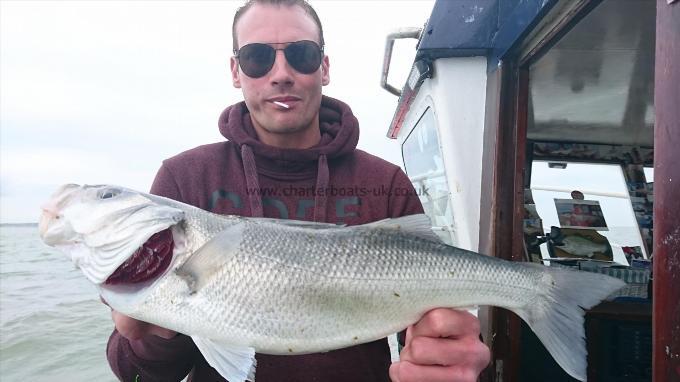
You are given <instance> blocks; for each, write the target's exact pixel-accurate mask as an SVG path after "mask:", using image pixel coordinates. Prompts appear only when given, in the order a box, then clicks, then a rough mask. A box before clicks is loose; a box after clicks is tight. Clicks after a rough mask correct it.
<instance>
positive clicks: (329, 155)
mask: <svg viewBox="0 0 680 382" xmlns="http://www.w3.org/2000/svg"><path fill="white" fill-rule="evenodd" d="M218 126H219V128H220V133H222V135H223V136H224V137H225V138H227V139H228V140H229V141H231V142H234V143H236V144H237V145H238V146H239V147H240V148H241V158H242V160H243V171H244V173H245V179H246V186H247V187H248V188H249V189H259V188H260V187H259V179H258V172H259V171H258V166H257V162H260V163H285V164H287V165H289V166H290V165H292V166H291V167H292V168H304V167H307V166H308V165H313V164H314V162H316V164H317V176H316V188H317V190H318V189H326V188H327V187H328V182H329V178H330V175H329V170H328V160H329V159H334V158H338V157H341V156H343V155H347V154H351V153H352V152H354V150H355V149H356V146H357V143H358V142H359V122H358V121H357V119H356V117H354V114H352V110H351V109H350V107H349V106H348V105H347V104H345V103H344V102H341V101H338V100H336V99H334V98H331V97H327V96H322V98H321V107H320V109H319V129H320V130H321V140H320V141H319V143H318V144H317V145H315V146H313V147H310V148H307V149H283V148H278V147H273V146H269V145H266V144H264V143H262V142H260V141H259V140H258V139H257V133H256V132H255V128H254V127H253V123H252V120H251V119H250V112H249V111H248V108H247V106H246V104H245V102H243V101H242V102H239V103H237V104H235V105H232V106H229V107H227V108H226V109H225V110H224V111H223V112H222V114H221V115H220V119H219V122H218ZM255 157H258V158H259V160H258V161H257V162H256V158H255ZM281 167H282V166H281ZM326 202H327V196H326V193H325V192H322V193H317V195H316V197H315V200H314V221H318V222H324V221H325V219H326ZM249 203H250V210H251V216H253V217H261V216H263V208H262V199H261V197H260V196H258V195H256V193H250V195H249Z"/></svg>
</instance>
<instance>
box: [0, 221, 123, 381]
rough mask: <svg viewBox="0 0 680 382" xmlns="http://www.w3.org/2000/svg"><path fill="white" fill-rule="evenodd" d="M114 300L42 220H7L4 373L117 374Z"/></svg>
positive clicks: (1, 285) (0, 274) (0, 342)
mask: <svg viewBox="0 0 680 382" xmlns="http://www.w3.org/2000/svg"><path fill="white" fill-rule="evenodd" d="M112 330H113V323H112V321H111V313H110V310H109V308H108V307H107V306H105V305H104V304H102V303H101V302H100V301H99V295H98V293H97V291H96V289H95V287H94V286H93V285H91V284H90V283H89V282H88V281H87V280H86V279H85V277H83V275H82V273H81V272H80V271H78V270H76V269H75V268H74V266H73V264H72V263H71V261H70V260H69V259H67V258H66V257H65V256H64V255H63V254H61V253H60V252H58V251H56V250H54V249H53V248H50V247H47V246H46V245H45V244H43V243H42V241H40V238H39V237H38V227H37V225H0V381H2V382H6V381H7V382H12V381H20V382H29V381H30V382H40V381H50V382H54V381H57V382H61V381H65V382H79V381H98V382H99V381H102V382H105V381H116V377H115V376H114V375H113V373H112V372H111V369H110V368H109V366H108V363H107V361H106V342H107V340H108V337H109V335H110V334H111V331H112Z"/></svg>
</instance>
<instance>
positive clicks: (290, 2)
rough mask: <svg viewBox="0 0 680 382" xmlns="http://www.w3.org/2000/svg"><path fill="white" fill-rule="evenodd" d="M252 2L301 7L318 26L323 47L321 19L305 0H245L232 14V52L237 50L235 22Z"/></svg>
mask: <svg viewBox="0 0 680 382" xmlns="http://www.w3.org/2000/svg"><path fill="white" fill-rule="evenodd" d="M254 4H266V5H279V6H280V5H284V6H287V7H292V6H295V5H297V6H298V7H300V8H302V9H303V10H304V11H305V13H306V14H307V15H309V16H310V17H311V18H312V20H314V23H316V26H317V27H318V28H319V45H320V46H321V47H322V48H323V46H324V41H323V28H322V27H321V20H319V16H318V15H317V14H316V11H315V10H314V8H312V6H311V5H310V4H309V3H308V2H307V1H306V0H248V1H246V3H245V4H243V5H242V6H241V7H240V8H239V9H237V10H236V13H235V14H234V23H233V24H232V25H231V36H232V42H233V47H234V52H236V51H237V50H238V41H237V38H236V23H237V22H238V20H239V19H240V18H241V16H243V14H244V13H246V11H247V10H248V9H250V7H251V6H253V5H254Z"/></svg>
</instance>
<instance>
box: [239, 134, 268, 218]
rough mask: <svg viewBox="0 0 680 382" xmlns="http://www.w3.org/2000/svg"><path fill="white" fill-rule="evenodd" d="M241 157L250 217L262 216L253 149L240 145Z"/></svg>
mask: <svg viewBox="0 0 680 382" xmlns="http://www.w3.org/2000/svg"><path fill="white" fill-rule="evenodd" d="M241 158H243V172H244V173H245V175H246V192H247V194H248V199H249V201H250V214H251V216H252V217H255V218H260V217H264V212H263V210H262V198H261V197H260V182H259V181H258V180H257V166H256V165H255V155H253V149H251V148H250V146H248V145H241Z"/></svg>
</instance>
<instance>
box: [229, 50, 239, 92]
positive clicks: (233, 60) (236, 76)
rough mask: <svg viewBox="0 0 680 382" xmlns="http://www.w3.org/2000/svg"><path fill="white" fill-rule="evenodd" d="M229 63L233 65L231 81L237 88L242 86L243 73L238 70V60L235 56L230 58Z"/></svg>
mask: <svg viewBox="0 0 680 382" xmlns="http://www.w3.org/2000/svg"><path fill="white" fill-rule="evenodd" d="M229 65H230V66H231V83H232V84H233V85H234V87H235V88H237V89H240V88H241V74H240V73H239V71H238V69H239V68H238V61H236V58H235V57H232V58H231V59H230V60H229Z"/></svg>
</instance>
